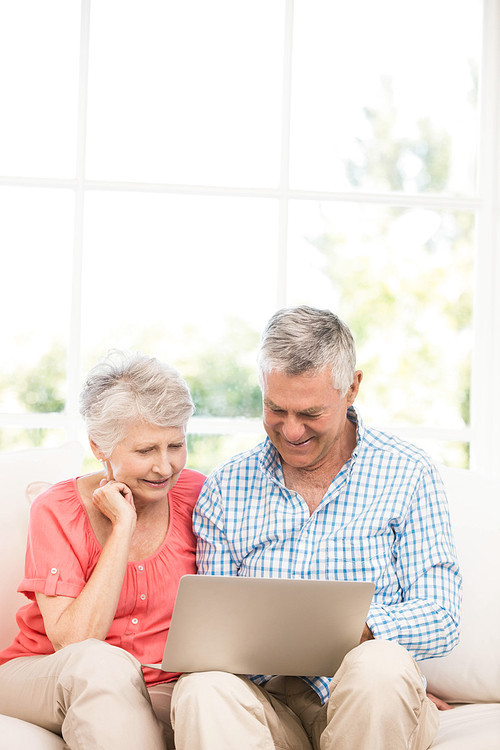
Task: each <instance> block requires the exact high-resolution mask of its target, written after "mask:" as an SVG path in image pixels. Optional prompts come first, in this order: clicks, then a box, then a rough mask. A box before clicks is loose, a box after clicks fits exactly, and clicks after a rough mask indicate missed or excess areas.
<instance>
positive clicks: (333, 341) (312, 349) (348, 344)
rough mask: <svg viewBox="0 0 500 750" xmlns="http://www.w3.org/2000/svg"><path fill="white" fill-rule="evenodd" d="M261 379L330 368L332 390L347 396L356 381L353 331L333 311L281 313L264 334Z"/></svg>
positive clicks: (303, 307) (299, 309)
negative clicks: (267, 376)
mask: <svg viewBox="0 0 500 750" xmlns="http://www.w3.org/2000/svg"><path fill="white" fill-rule="evenodd" d="M258 364H259V379H260V381H261V385H262V379H263V375H265V374H266V373H268V372H272V371H273V370H275V371H277V372H283V373H285V374H287V375H302V374H304V373H318V372H320V371H321V370H324V369H325V368H327V367H328V368H331V371H332V380H333V387H334V388H336V389H338V390H339V391H340V394H341V396H342V397H344V396H345V394H346V393H347V391H348V390H349V388H350V386H351V385H352V382H353V380H354V371H355V368H356V348H355V345H354V339H353V337H352V334H351V331H350V330H349V328H348V327H347V326H346V324H345V323H344V322H343V321H342V320H340V318H338V317H337V316H336V315H334V314H333V313H332V312H330V310H318V309H316V308H314V307H307V306H306V305H301V306H300V307H293V308H285V309H283V310H278V312H276V313H275V314H274V315H273V316H272V318H271V320H270V321H269V323H268V324H267V326H266V328H265V329H264V332H263V334H262V339H261V345H260V350H259V358H258Z"/></svg>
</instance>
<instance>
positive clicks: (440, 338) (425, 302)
mask: <svg viewBox="0 0 500 750" xmlns="http://www.w3.org/2000/svg"><path fill="white" fill-rule="evenodd" d="M290 237H291V250H290V271H289V295H290V303H291V304H298V303H309V304H313V305H316V306H322V307H329V308H330V309H332V310H334V311H335V312H337V313H338V314H339V315H340V317H341V318H343V319H344V320H345V321H346V323H347V324H348V325H349V326H350V327H351V329H352V331H353V333H354V336H355V339H356V342H357V350H358V367H359V368H360V369H362V370H363V371H364V373H365V380H364V382H363V384H362V387H361V392H360V396H359V403H360V405H361V406H362V409H363V414H365V416H366V418H367V419H369V421H370V422H371V423H375V424H378V425H380V426H383V425H388V424H394V425H397V424H419V425H422V426H427V427H439V428H448V429H461V428H463V427H464V426H465V425H467V424H468V422H469V388H470V361H471V345H472V331H471V326H472V320H471V319H472V313H471V310H472V277H473V258H474V255H473V237H474V216H473V215H472V214H469V213H465V212H460V213H459V212H455V213H444V212H440V211H437V210H433V211H431V210H424V209H402V208H388V207H385V206H360V205H357V204H327V203H323V204H316V203H305V202H304V203H295V204H294V205H293V210H292V211H291V222H290Z"/></svg>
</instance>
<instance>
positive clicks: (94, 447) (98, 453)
mask: <svg viewBox="0 0 500 750" xmlns="http://www.w3.org/2000/svg"><path fill="white" fill-rule="evenodd" d="M89 443H90V448H91V450H92V453H93V454H94V456H95V457H96V458H97V460H98V461H104V460H105V458H104V453H103V452H102V450H101V449H100V448H99V446H98V445H97V443H95V442H94V441H93V440H92V438H91V437H89Z"/></svg>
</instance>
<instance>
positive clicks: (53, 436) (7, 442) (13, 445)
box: [0, 427, 68, 479]
mask: <svg viewBox="0 0 500 750" xmlns="http://www.w3.org/2000/svg"><path fill="white" fill-rule="evenodd" d="M67 439H68V438H67V436H66V433H65V432H64V430H58V429H53V428H49V427H37V428H34V429H33V428H22V427H2V428H0V450H2V451H12V450H24V449H26V448H33V447H36V448H40V447H42V446H43V447H44V448H52V447H56V446H59V445H61V444H62V443H65V442H66V441H67ZM61 479H64V477H61Z"/></svg>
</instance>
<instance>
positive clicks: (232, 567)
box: [193, 474, 238, 575]
mask: <svg viewBox="0 0 500 750" xmlns="http://www.w3.org/2000/svg"><path fill="white" fill-rule="evenodd" d="M193 528H194V532H195V534H196V536H197V537H198V542H197V553H196V563H197V565H198V573H201V574H202V575H238V565H237V563H236V562H235V561H234V559H233V557H232V555H231V550H230V548H229V544H228V541H227V537H226V530H225V520H224V505H223V501H222V493H221V489H220V486H219V483H218V481H217V479H216V476H215V475H214V474H212V475H211V476H209V477H208V479H207V480H206V482H205V484H204V485H203V489H202V491H201V493H200V497H199V499H198V502H197V504H196V506H195V509H194V513H193Z"/></svg>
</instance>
